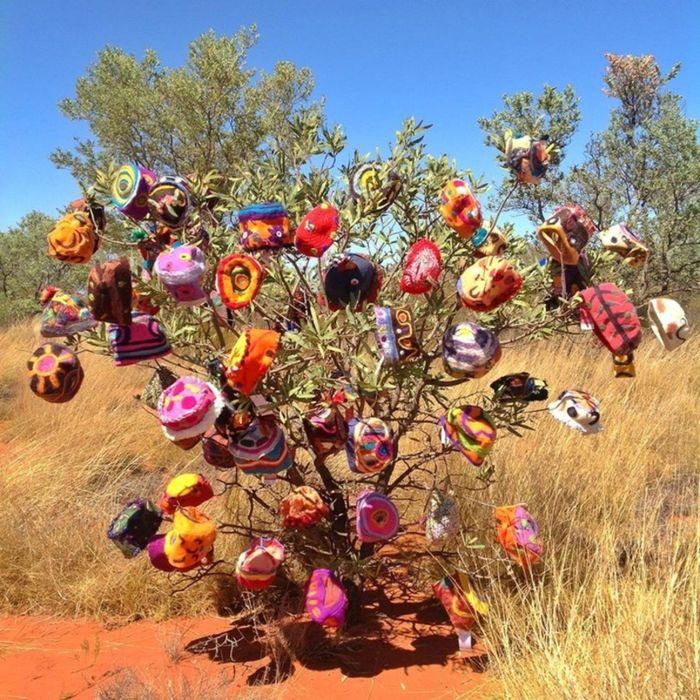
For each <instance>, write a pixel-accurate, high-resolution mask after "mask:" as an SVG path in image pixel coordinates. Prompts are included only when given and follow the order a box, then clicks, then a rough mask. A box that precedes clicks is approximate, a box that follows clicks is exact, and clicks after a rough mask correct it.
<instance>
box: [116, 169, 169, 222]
mask: <svg viewBox="0 0 700 700" xmlns="http://www.w3.org/2000/svg"><path fill="white" fill-rule="evenodd" d="M157 179H158V176H157V175H156V174H155V173H154V172H153V171H152V170H149V169H148V168H146V167H144V166H143V165H138V164H136V163H128V164H127V165H122V166H121V168H119V170H117V174H116V175H115V177H114V180H113V181H112V204H114V206H115V207H116V208H117V209H118V210H119V211H120V212H121V213H122V214H124V215H126V216H128V217H129V218H130V219H133V220H134V221H141V220H142V219H145V218H146V216H147V215H148V193H149V192H150V190H151V187H152V186H153V185H154V184H155V183H156V181H157Z"/></svg>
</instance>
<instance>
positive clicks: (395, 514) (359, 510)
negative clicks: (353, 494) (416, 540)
mask: <svg viewBox="0 0 700 700" xmlns="http://www.w3.org/2000/svg"><path fill="white" fill-rule="evenodd" d="M355 528H356V530H357V538H358V539H359V540H360V542H367V543H372V542H386V541H387V540H390V539H391V538H392V537H393V536H394V535H395V534H396V533H397V532H398V530H399V511H398V510H396V506H395V505H394V504H393V503H392V502H391V500H390V499H389V497H388V496H385V495H384V494H382V493H376V492H374V491H365V492H364V493H362V494H360V496H359V497H358V499H357V504H356V506H355Z"/></svg>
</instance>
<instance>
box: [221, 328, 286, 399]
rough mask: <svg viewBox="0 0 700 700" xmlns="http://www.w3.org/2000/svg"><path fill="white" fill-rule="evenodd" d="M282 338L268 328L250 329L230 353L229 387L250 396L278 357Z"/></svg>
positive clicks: (227, 373)
mask: <svg viewBox="0 0 700 700" xmlns="http://www.w3.org/2000/svg"><path fill="white" fill-rule="evenodd" d="M279 342H280V334H279V333H278V332H277V331H271V330H267V329H265V328H247V329H246V330H245V331H244V332H243V333H242V334H241V335H240V337H239V338H238V340H237V341H236V344H235V345H234V346H233V349H232V350H231V354H230V355H229V358H228V362H227V367H226V380H227V382H228V384H229V386H230V387H231V388H232V389H235V390H236V391H239V392H240V393H241V394H245V395H246V396H250V394H252V393H253V392H254V391H255V388H256V387H257V386H258V384H259V383H260V381H261V380H262V378H263V377H264V376H265V375H266V374H267V370H268V369H270V365H271V364H272V362H273V361H274V359H275V357H276V355H277V349H278V348H279Z"/></svg>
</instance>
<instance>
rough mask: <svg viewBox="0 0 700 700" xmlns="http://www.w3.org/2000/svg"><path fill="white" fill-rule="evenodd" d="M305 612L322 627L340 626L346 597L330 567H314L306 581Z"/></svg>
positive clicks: (345, 607) (343, 616)
mask: <svg viewBox="0 0 700 700" xmlns="http://www.w3.org/2000/svg"><path fill="white" fill-rule="evenodd" d="M305 606H306V612H307V613H308V614H309V617H310V618H311V620H312V622H315V623H316V624H318V625H323V626H324V627H336V628H337V627H342V626H343V624H344V623H345V615H346V613H347V610H348V597H347V595H346V594H345V589H344V588H343V584H342V583H341V582H340V579H339V578H338V576H337V575H336V574H335V573H334V572H333V571H331V570H330V569H314V570H313V571H312V572H311V576H310V577H309V580H308V582H307V583H306V603H305Z"/></svg>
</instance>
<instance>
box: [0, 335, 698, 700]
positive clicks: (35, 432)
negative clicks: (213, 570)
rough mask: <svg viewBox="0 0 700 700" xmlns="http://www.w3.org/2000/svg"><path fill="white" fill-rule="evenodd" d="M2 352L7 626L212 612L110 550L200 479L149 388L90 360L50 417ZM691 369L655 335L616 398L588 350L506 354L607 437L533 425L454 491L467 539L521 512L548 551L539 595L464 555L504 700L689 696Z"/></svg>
mask: <svg viewBox="0 0 700 700" xmlns="http://www.w3.org/2000/svg"><path fill="white" fill-rule="evenodd" d="M0 340H1V342H0V394H2V395H3V397H4V398H3V402H2V404H1V405H2V408H1V409H0V443H3V444H4V447H3V448H2V450H3V451H2V452H0V461H1V462H2V470H0V493H1V494H2V498H3V511H2V518H0V541H2V542H3V546H2V547H0V571H2V574H1V577H2V588H1V589H0V590H1V593H0V605H2V608H3V609H4V610H5V611H6V612H29V613H39V612H42V613H46V612H49V613H56V614H68V615H74V614H84V615H95V616H99V617H103V618H109V617H113V616H154V617H163V616H167V615H173V614H181V613H188V614H196V613H199V612H203V611H205V610H211V605H212V602H211V596H210V595H207V594H206V593H207V592H206V591H205V590H203V589H202V588H199V589H195V590H193V591H188V592H187V593H185V594H184V595H182V596H178V597H175V598H172V597H171V596H170V595H169V592H168V584H167V583H165V582H164V579H163V574H161V573H159V572H156V571H152V570H150V569H149V566H148V562H146V561H143V560H140V561H135V562H130V563H128V564H127V565H125V563H124V562H123V561H122V560H121V558H119V556H118V554H117V553H116V550H114V549H113V547H112V546H111V545H110V544H109V542H108V541H107V540H106V537H105V529H106V526H107V524H108V522H109V519H110V517H111V516H112V514H113V513H114V512H115V511H116V510H117V509H118V507H119V505H120V504H121V503H122V502H123V501H124V500H125V499H126V498H128V497H133V496H136V495H138V494H141V493H144V492H147V493H155V492H156V491H157V489H158V488H159V487H160V485H161V484H162V483H163V482H164V481H165V479H166V475H167V474H172V473H174V472H176V471H178V470H181V469H183V468H185V467H187V466H188V465H190V462H192V460H195V461H194V462H193V463H192V464H191V466H192V467H193V468H195V469H197V470H203V471H205V473H210V472H207V471H206V469H207V468H206V465H205V464H204V462H203V461H202V460H201V457H200V452H199V451H197V450H194V451H192V452H182V451H180V450H178V449H177V448H176V447H174V446H171V445H169V444H168V443H167V441H165V440H164V439H163V437H162V435H161V433H160V431H159V428H158V426H157V424H156V423H155V421H154V420H153V419H152V418H150V417H149V416H148V415H147V414H146V413H145V412H143V410H141V409H140V408H139V406H138V402H136V401H135V400H134V399H133V398H132V396H133V394H134V393H138V392H139V391H140V390H141V388H142V387H143V385H144V384H145V382H146V380H147V379H148V376H149V373H148V371H146V370H143V369H138V368H124V369H116V368H113V367H112V366H111V364H110V363H109V361H107V360H105V359H104V358H94V357H85V358H84V364H85V368H86V380H85V384H84V386H83V388H82V390H81V392H80V395H79V398H78V399H76V400H75V401H73V402H72V403H71V404H68V405H64V406H51V405H49V404H46V403H44V402H41V401H40V400H38V399H36V398H35V397H33V396H32V395H31V393H30V392H29V390H28V389H27V388H26V387H25V383H24V374H23V364H24V361H25V360H26V357H27V355H28V354H29V353H30V352H31V350H32V347H33V345H34V344H35V343H36V342H37V341H36V339H35V338H33V337H32V336H31V334H29V333H28V332H27V330H26V329H10V330H9V331H6V332H5V333H3V334H2V337H1V338H0ZM699 359H700V346H699V345H698V342H697V339H695V338H694V339H692V340H691V341H690V342H689V343H687V344H686V345H685V346H684V347H682V348H680V349H679V350H677V351H676V352H674V353H665V352H664V351H663V350H662V348H661V346H660V345H658V344H657V342H656V341H655V339H653V338H652V337H651V336H648V337H646V338H645V342H644V343H643V345H642V348H641V349H640V351H639V352H638V353H637V370H638V376H637V378H636V379H634V380H629V379H627V380H625V379H614V378H613V376H612V367H611V361H610V356H609V355H608V354H607V353H606V352H605V351H604V350H602V349H601V348H599V347H597V346H596V345H595V344H594V343H593V342H580V341H579V342H578V343H573V342H560V341H553V342H550V343H548V344H531V345H524V346H520V347H518V348H513V349H510V348H508V349H507V350H506V352H505V353H504V357H503V359H502V361H501V363H500V364H499V367H498V370H497V372H498V373H505V372H508V371H518V370H527V371H529V372H531V373H532V374H534V375H536V376H542V377H546V378H547V380H548V382H549V386H550V391H551V392H552V393H553V394H556V393H558V392H559V391H561V390H563V389H566V388H584V389H586V390H588V391H590V392H591V393H593V394H594V395H595V396H597V397H598V398H600V399H602V401H603V403H602V414H603V423H604V426H605V430H604V432H603V433H602V434H600V435H598V436H590V437H586V436H582V435H580V434H578V433H575V432H573V431H571V430H569V429H567V428H566V427H565V426H562V425H560V424H559V423H557V422H556V421H554V419H552V418H551V417H550V416H549V415H548V414H546V413H543V414H542V415H541V416H540V418H539V420H538V421H537V430H536V431H535V432H533V433H526V435H525V437H523V438H522V439H517V438H515V437H510V436H509V437H506V436H504V435H502V436H500V437H499V441H498V443H497V446H496V448H495V449H494V461H495V463H496V464H497V465H498V470H497V474H496V482H495V483H494V484H493V485H492V486H491V487H490V488H489V489H488V490H487V491H485V492H479V493H473V492H469V491H464V492H461V496H462V505H463V512H464V515H465V520H466V521H467V523H468V524H469V525H470V527H471V528H472V529H473V530H474V531H476V532H478V533H479V534H481V536H482V537H483V538H484V539H485V540H486V541H491V540H492V539H493V534H492V533H493V530H492V521H491V518H492V515H491V511H490V509H489V508H488V507H487V506H486V505H483V504H481V503H479V502H477V501H483V502H484V503H517V502H525V503H526V504H527V506H528V508H529V510H530V511H531V512H532V513H533V515H535V517H536V519H537V520H538V522H539V524H540V527H541V530H542V533H543V536H544V540H545V545H546V553H545V557H544V565H543V569H542V570H541V571H538V572H536V574H535V576H534V577H533V579H532V580H527V578H526V577H525V576H522V575H519V574H518V572H514V571H513V569H511V568H510V567H507V566H505V565H504V564H503V563H502V562H500V563H499V562H495V563H494V562H493V561H491V560H492V559H493V558H494V557H499V556H500V555H499V554H498V552H497V549H496V548H495V547H494V548H493V549H492V548H491V546H490V545H489V547H487V548H486V550H478V551H472V550H465V552H464V559H465V563H466V564H468V565H469V567H470V568H471V570H477V569H479V568H480V569H481V572H480V573H481V575H482V576H486V577H487V578H485V579H484V578H482V579H480V581H482V590H483V592H484V593H485V594H486V595H487V597H488V599H489V602H490V604H491V614H490V615H489V616H488V618H487V619H486V620H485V621H484V624H483V630H482V636H484V637H485V638H486V641H487V643H488V645H489V646H490V648H491V650H492V656H491V659H492V668H493V669H494V672H495V674H496V676H497V678H498V682H499V685H500V691H499V692H500V694H501V695H502V696H503V697H508V698H553V699H554V698H584V697H585V698H603V697H605V698H608V699H612V698H620V699H622V698H625V700H627V699H629V698H646V697H649V698H651V697H654V698H691V697H698V695H699V693H700V680H699V678H698V675H699V668H700V665H699V664H700V662H699V656H700V632H699V630H698V622H697V621H698V618H699V616H698V596H699V594H700V590H699V589H700V585H699V583H700V570H699V568H698V553H699V551H700V528H699V526H698V474H699V473H700V469H699V461H700V460H699V458H698V455H699V454H700V437H699V434H698V429H697V428H698V424H699V421H698V418H699V417H700V412H699V411H698V395H699V392H698V389H699V388H700V380H699V378H698V368H699V365H700V363H699V362H698V360H699ZM495 376H497V374H494V375H493V376H491V375H489V376H488V377H486V378H484V379H483V380H480V381H479V382H473V383H472V386H473V388H474V389H478V388H484V387H486V386H487V384H488V382H489V381H491V380H492V379H493V378H494V377H495ZM470 388H471V387H470ZM543 405H544V404H539V406H543ZM474 499H476V500H474ZM221 539H222V540H223V539H226V538H221ZM229 539H231V538H229ZM222 546H223V542H222ZM229 546H230V547H232V548H234V549H235V546H237V543H232V544H231V545H229ZM219 551H220V553H221V554H223V555H225V556H227V558H229V559H231V558H232V557H233V553H234V552H233V549H232V551H230V552H228V551H225V550H224V549H220V550H219ZM484 581H486V582H488V583H487V584H486V585H483V584H484Z"/></svg>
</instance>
